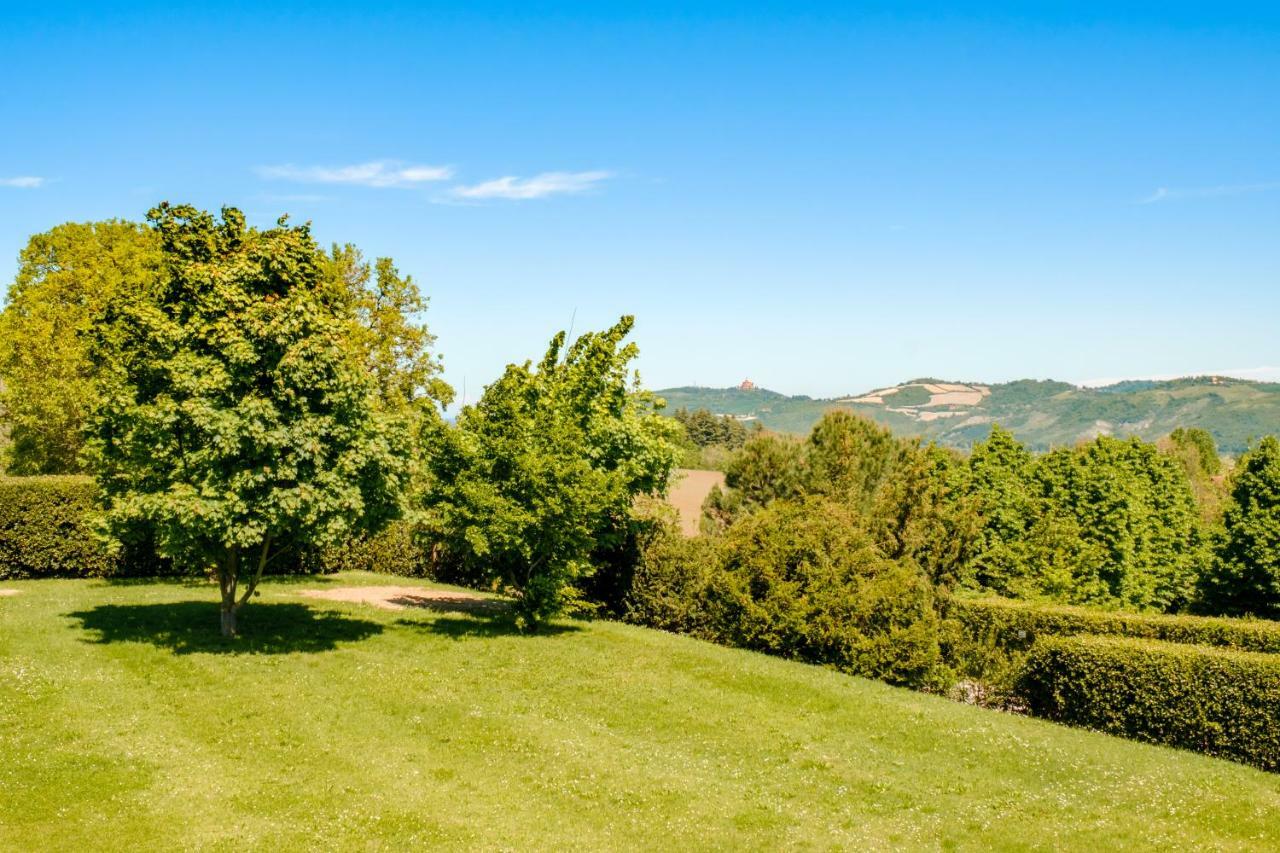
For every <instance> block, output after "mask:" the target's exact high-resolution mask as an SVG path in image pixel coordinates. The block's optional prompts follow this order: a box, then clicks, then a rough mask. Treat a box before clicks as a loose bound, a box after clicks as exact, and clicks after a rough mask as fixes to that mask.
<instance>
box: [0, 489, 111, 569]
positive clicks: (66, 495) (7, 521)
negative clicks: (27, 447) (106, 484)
mask: <svg viewBox="0 0 1280 853" xmlns="http://www.w3.org/2000/svg"><path fill="white" fill-rule="evenodd" d="M95 501H96V490H95V486H94V484H93V480H92V479H90V478H89V477H72V476H66V477H0V579H5V580H12V579H17V578H55V577H59V578H95V577H106V576H109V575H115V574H119V573H120V560H121V558H120V556H119V555H114V554H111V553H109V552H108V550H107V549H106V548H105V547H104V546H103V544H102V543H101V542H100V541H99V540H98V539H96V538H95V537H94V535H93V530H92V527H91V523H90V520H89V516H90V513H92V511H93V509H94V506H95Z"/></svg>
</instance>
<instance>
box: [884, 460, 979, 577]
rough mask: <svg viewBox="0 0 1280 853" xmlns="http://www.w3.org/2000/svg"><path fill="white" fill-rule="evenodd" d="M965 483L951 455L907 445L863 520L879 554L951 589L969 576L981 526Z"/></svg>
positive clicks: (960, 463) (964, 472)
mask: <svg viewBox="0 0 1280 853" xmlns="http://www.w3.org/2000/svg"><path fill="white" fill-rule="evenodd" d="M968 479H969V469H968V466H967V465H966V464H965V462H964V460H963V459H961V458H960V456H959V455H958V454H957V453H956V452H955V451H952V450H946V449H944V448H941V447H938V446H937V445H933V444H930V445H928V446H927V447H920V446H919V445H916V444H914V443H912V444H908V445H906V446H905V447H904V449H903V453H902V458H901V459H900V461H899V462H898V463H897V464H896V466H895V471H894V474H893V476H891V477H889V478H887V479H885V480H884V481H883V482H882V483H881V485H880V488H879V489H878V490H877V492H876V494H875V501H874V504H873V506H872V508H871V510H870V513H869V517H868V519H867V522H868V524H869V527H870V529H871V530H872V532H873V533H874V534H875V537H876V541H877V543H878V545H879V547H880V550H881V552H882V553H884V555H885V556H887V557H888V558H889V559H892V560H910V561H912V562H913V563H915V564H916V565H918V566H920V567H921V568H922V569H923V570H924V572H925V574H926V575H928V577H929V579H930V580H932V581H933V582H934V583H935V584H937V585H939V586H942V587H947V588H950V587H953V586H955V585H956V584H957V583H958V582H959V581H960V579H961V578H963V577H964V576H965V575H966V574H967V572H968V567H969V565H970V563H971V561H972V559H973V554H974V552H975V550H976V549H977V548H978V546H979V537H980V535H981V533H982V526H983V520H982V517H981V516H980V515H979V514H978V507H977V501H976V500H975V499H974V497H973V495H972V494H971V493H970V490H969V488H968Z"/></svg>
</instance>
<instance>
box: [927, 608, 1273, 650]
mask: <svg viewBox="0 0 1280 853" xmlns="http://www.w3.org/2000/svg"><path fill="white" fill-rule="evenodd" d="M944 609H945V611H946V615H947V616H948V617H950V618H953V619H956V620H957V621H959V622H960V623H961V624H962V625H963V626H964V628H965V633H966V634H967V635H968V636H969V637H971V638H973V639H975V640H986V639H990V640H992V641H993V642H994V643H995V644H996V645H998V646H1000V647H1001V648H1004V649H1007V650H1010V651H1025V650H1027V649H1029V648H1030V647H1031V646H1032V644H1034V643H1035V642H1036V640H1037V639H1039V638H1041V637H1065V636H1074V635H1077V634H1113V635H1119V636H1125V637H1133V638H1138V639H1148V640H1163V641H1166V642H1170V643H1183V644H1187V645H1202V646H1220V647H1226V648H1233V649H1237V650H1240V651H1252V652H1270V653H1276V654H1280V622H1272V621H1268V620H1263V619H1222V618H1211V617H1205V616H1163V615H1155V614H1142V613H1117V612H1111V611H1105V610H1090V609H1088V608H1085V607H1070V606H1066V605H1037V604H1032V603H1028V602H1022V601H1010V600H1008V599H1003V598H970V599H966V598H952V599H949V600H948V601H947V602H946V605H945V608H944Z"/></svg>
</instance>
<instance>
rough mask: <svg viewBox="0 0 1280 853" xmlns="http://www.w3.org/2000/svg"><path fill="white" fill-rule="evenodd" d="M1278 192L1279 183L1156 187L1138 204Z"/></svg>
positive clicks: (1279, 188)
mask: <svg viewBox="0 0 1280 853" xmlns="http://www.w3.org/2000/svg"><path fill="white" fill-rule="evenodd" d="M1273 190H1280V181H1271V182H1270V183H1263V184H1221V185H1219V186H1216V187H1182V188H1176V187H1158V188H1156V191H1155V192H1153V193H1152V194H1151V195H1149V196H1147V197H1146V198H1144V199H1141V200H1140V201H1139V202H1138V204H1155V203H1156V202H1161V201H1176V200H1177V199H1185V198H1220V197H1222V196H1231V195H1249V194H1251V193H1265V192H1271V191H1273Z"/></svg>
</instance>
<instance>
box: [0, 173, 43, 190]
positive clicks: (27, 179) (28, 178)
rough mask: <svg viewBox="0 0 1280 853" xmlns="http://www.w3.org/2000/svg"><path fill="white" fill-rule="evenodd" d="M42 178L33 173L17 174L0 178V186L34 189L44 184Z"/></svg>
mask: <svg viewBox="0 0 1280 853" xmlns="http://www.w3.org/2000/svg"><path fill="white" fill-rule="evenodd" d="M44 182H45V181H44V178H39V177H36V176H35V175H19V176H18V177H16V178H0V187H14V188H16V189H20V190H34V189H37V188H39V187H42V186H44Z"/></svg>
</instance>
